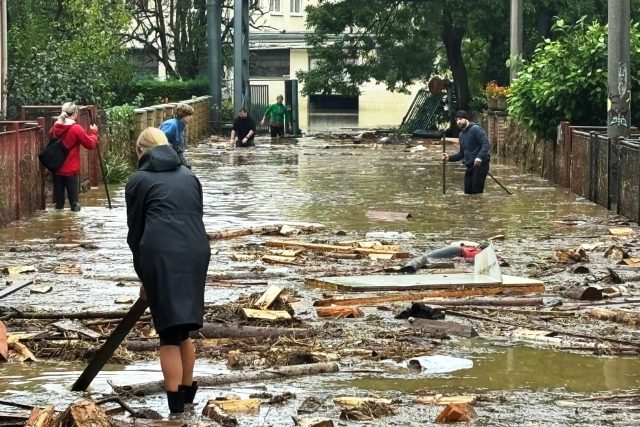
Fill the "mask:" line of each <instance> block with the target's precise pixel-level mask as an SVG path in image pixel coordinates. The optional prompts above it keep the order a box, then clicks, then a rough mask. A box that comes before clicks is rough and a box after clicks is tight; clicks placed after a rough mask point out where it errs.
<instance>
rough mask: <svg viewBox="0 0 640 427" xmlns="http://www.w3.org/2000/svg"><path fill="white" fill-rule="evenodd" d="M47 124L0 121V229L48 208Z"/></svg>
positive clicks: (42, 119) (41, 121) (41, 122)
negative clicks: (42, 160)
mask: <svg viewBox="0 0 640 427" xmlns="http://www.w3.org/2000/svg"><path fill="white" fill-rule="evenodd" d="M44 121H45V120H44V118H43V117H40V118H38V119H37V121H35V122H34V121H0V182H1V183H2V184H0V226H4V225H6V224H8V223H10V222H11V221H15V220H18V219H21V218H24V217H26V216H29V215H31V214H33V213H34V212H36V211H37V210H38V209H44V207H45V191H44V172H43V170H42V168H41V167H40V165H39V162H38V153H40V151H42V149H43V148H44V140H45V139H44Z"/></svg>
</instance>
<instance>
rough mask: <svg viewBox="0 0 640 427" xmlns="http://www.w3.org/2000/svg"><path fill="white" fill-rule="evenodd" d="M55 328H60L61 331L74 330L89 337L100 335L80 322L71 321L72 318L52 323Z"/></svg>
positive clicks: (96, 337) (94, 337)
mask: <svg viewBox="0 0 640 427" xmlns="http://www.w3.org/2000/svg"><path fill="white" fill-rule="evenodd" d="M52 325H53V326H54V327H55V328H57V329H59V330H61V331H62V332H74V333H76V334H80V335H84V336H86V337H89V338H91V339H98V338H101V337H102V335H100V334H99V333H97V332H95V331H92V330H91V329H88V328H85V327H84V326H83V325H82V324H81V323H79V322H76V321H73V320H68V319H66V320H60V321H59V322H55V323H53V324H52Z"/></svg>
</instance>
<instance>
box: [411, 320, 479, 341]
mask: <svg viewBox="0 0 640 427" xmlns="http://www.w3.org/2000/svg"><path fill="white" fill-rule="evenodd" d="M408 322H409V325H411V327H412V328H421V329H425V330H428V331H429V332H431V333H432V334H435V335H437V334H447V335H454V336H458V337H466V338H472V337H477V336H478V333H477V332H476V330H475V329H473V327H471V326H469V325H463V324H462V323H457V322H446V321H444V320H430V319H416V318H414V319H411V320H408Z"/></svg>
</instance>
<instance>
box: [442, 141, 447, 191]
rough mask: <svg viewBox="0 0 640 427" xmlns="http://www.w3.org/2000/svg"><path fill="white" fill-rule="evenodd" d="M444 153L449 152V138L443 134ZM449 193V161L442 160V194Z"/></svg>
mask: <svg viewBox="0 0 640 427" xmlns="http://www.w3.org/2000/svg"><path fill="white" fill-rule="evenodd" d="M442 152H443V153H446V152H447V138H446V137H445V134H444V132H442ZM446 193H447V159H442V194H446Z"/></svg>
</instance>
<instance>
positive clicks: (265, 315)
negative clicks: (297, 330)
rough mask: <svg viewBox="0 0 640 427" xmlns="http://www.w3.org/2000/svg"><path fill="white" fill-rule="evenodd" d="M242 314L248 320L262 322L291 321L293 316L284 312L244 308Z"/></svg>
mask: <svg viewBox="0 0 640 427" xmlns="http://www.w3.org/2000/svg"><path fill="white" fill-rule="evenodd" d="M242 312H243V313H244V315H245V316H246V318H247V319H260V320H283V319H284V320H289V319H291V315H290V314H289V312H287V311H284V310H256V309H253V308H243V309H242Z"/></svg>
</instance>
